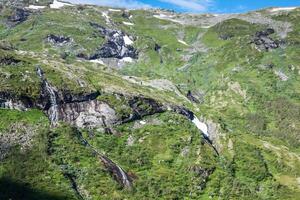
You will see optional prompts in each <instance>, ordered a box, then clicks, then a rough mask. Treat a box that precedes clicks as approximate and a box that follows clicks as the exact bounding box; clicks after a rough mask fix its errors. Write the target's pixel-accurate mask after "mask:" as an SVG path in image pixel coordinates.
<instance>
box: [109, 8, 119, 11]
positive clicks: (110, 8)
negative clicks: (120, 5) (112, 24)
mask: <svg viewBox="0 0 300 200" xmlns="http://www.w3.org/2000/svg"><path fill="white" fill-rule="evenodd" d="M108 10H109V11H111V12H121V10H119V9H111V8H110V9H108Z"/></svg>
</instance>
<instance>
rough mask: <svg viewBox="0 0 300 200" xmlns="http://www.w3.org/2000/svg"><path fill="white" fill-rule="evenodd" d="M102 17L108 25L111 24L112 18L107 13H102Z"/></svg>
mask: <svg viewBox="0 0 300 200" xmlns="http://www.w3.org/2000/svg"><path fill="white" fill-rule="evenodd" d="M102 16H103V17H104V18H105V21H106V23H110V17H109V16H108V14H107V13H106V12H102Z"/></svg>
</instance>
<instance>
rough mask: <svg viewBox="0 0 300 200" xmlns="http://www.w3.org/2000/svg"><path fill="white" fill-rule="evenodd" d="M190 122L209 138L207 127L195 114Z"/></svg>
mask: <svg viewBox="0 0 300 200" xmlns="http://www.w3.org/2000/svg"><path fill="white" fill-rule="evenodd" d="M192 122H193V123H194V124H195V125H196V127H197V128H198V129H199V130H200V131H201V132H202V133H203V134H204V135H205V136H206V137H208V138H209V134H208V128H207V125H206V124H205V123H203V122H201V121H200V120H199V119H198V118H197V117H196V116H194V119H193V120H192Z"/></svg>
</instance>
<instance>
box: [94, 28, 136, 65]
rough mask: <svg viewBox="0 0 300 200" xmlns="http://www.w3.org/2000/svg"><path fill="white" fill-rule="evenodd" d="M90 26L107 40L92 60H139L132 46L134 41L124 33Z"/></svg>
mask: <svg viewBox="0 0 300 200" xmlns="http://www.w3.org/2000/svg"><path fill="white" fill-rule="evenodd" d="M90 25H91V26H92V27H94V28H95V29H96V30H97V31H98V32H99V33H100V35H101V36H103V37H105V38H106V39H107V42H106V43H104V44H103V45H102V46H101V47H100V48H99V49H98V50H97V51H96V53H94V55H92V56H91V57H90V60H95V59H99V58H117V59H122V58H125V57H130V58H133V59H137V58H138V52H137V50H136V49H135V48H134V47H133V46H132V43H133V41H132V39H131V37H130V36H128V35H126V34H125V33H124V32H122V31H118V30H111V29H107V28H105V27H102V26H100V25H98V24H96V23H92V22H91V23H90Z"/></svg>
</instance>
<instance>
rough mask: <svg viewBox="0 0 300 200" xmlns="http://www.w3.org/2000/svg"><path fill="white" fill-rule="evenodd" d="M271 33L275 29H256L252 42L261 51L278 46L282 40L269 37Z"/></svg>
mask: <svg viewBox="0 0 300 200" xmlns="http://www.w3.org/2000/svg"><path fill="white" fill-rule="evenodd" d="M273 33H275V30H274V29H271V28H268V29H266V30H263V31H258V32H256V34H255V36H254V38H253V41H252V42H253V43H254V44H255V45H256V47H257V48H258V49H259V50H261V51H269V50H271V49H276V48H279V47H280V45H281V44H282V43H283V42H282V41H279V40H274V39H272V38H271V37H269V36H270V35H271V34H273Z"/></svg>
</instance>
